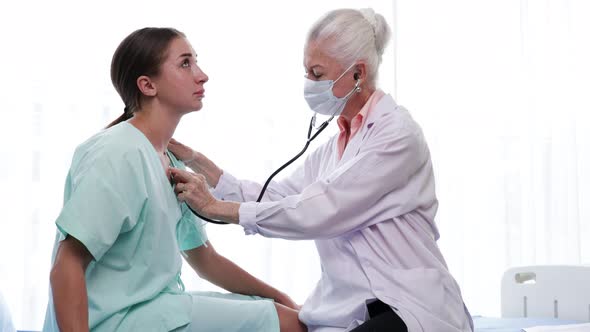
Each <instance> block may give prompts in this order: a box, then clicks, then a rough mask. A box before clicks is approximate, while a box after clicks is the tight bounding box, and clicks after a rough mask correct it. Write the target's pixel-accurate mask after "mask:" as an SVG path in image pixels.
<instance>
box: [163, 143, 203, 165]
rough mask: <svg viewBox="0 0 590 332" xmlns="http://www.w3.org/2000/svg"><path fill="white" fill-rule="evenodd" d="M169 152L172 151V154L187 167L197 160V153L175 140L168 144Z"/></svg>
mask: <svg viewBox="0 0 590 332" xmlns="http://www.w3.org/2000/svg"><path fill="white" fill-rule="evenodd" d="M168 150H170V152H172V153H173V154H174V155H175V156H176V158H178V159H179V160H180V161H182V162H183V163H185V164H186V165H188V164H189V163H191V162H192V161H194V160H196V159H197V151H195V150H193V149H191V148H190V147H188V146H186V145H184V144H182V143H180V142H179V141H177V140H175V139H174V138H172V139H170V142H169V143H168Z"/></svg>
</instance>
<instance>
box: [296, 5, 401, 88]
mask: <svg viewBox="0 0 590 332" xmlns="http://www.w3.org/2000/svg"><path fill="white" fill-rule="evenodd" d="M390 35H391V29H390V28H389V25H388V24H387V22H386V21H385V18H384V17H383V16H382V15H381V14H376V13H375V11H373V9H371V8H364V9H360V10H356V9H337V10H333V11H330V12H328V13H327V14H325V15H324V16H323V17H322V18H320V19H319V20H318V21H317V22H316V23H314V24H313V26H312V27H311V29H310V30H309V33H308V35H307V40H306V45H305V47H306V48H307V46H308V45H309V43H310V42H318V43H320V44H321V45H322V48H323V50H324V51H325V52H326V53H327V54H328V55H329V56H331V57H334V58H335V59H336V60H337V61H338V62H339V63H340V64H341V65H342V66H345V67H348V66H350V65H352V64H353V63H354V61H356V60H364V61H365V62H366V63H367V72H368V73H367V79H368V81H369V83H370V84H372V85H374V84H375V82H376V80H377V72H378V69H379V65H380V64H381V60H382V56H383V51H384V50H385V47H386V46H387V42H388V41H389V37H390Z"/></svg>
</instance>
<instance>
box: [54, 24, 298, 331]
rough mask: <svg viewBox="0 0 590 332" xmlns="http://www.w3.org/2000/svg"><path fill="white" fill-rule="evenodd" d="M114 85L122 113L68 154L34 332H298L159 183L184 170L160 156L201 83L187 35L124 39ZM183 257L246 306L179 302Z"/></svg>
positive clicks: (197, 102) (229, 301) (150, 31)
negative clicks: (38, 331) (46, 287)
mask: <svg viewBox="0 0 590 332" xmlns="http://www.w3.org/2000/svg"><path fill="white" fill-rule="evenodd" d="M111 79H112V82H113V85H114V86H115V89H116V90H117V92H118V93H119V95H120V96H121V98H122V99H123V102H124V103H125V106H126V107H125V112H124V114H123V115H122V116H121V117H119V118H118V119H117V120H115V121H114V122H113V123H111V124H110V125H109V127H108V128H107V129H106V130H104V131H102V132H100V133H98V134H96V135H94V136H93V137H91V138H90V139H88V140H87V141H86V142H84V143H82V144H81V145H80V146H78V148H77V149H76V151H75V153H74V157H73V161H72V165H71V168H70V171H69V173H68V176H67V179H66V186H65V195H64V197H65V198H64V206H63V209H62V211H61V213H60V215H59V217H58V218H57V220H56V225H57V228H58V231H57V234H56V238H55V244H54V249H53V255H52V262H53V267H52V269H51V275H50V281H51V296H50V300H49V304H48V307H47V312H46V317H45V325H44V328H43V330H44V331H58V330H60V331H88V330H92V331H172V330H174V331H197V330H198V331H213V330H214V331H279V329H280V331H304V330H305V327H304V326H303V325H302V324H301V323H300V322H299V320H298V318H297V314H298V312H297V308H298V306H297V305H296V304H295V303H294V302H293V301H292V300H291V299H290V298H289V297H288V296H286V295H285V294H284V293H281V292H279V291H278V290H276V289H274V288H272V287H271V286H269V285H267V284H265V283H264V282H262V281H260V280H258V279H256V278H254V277H253V276H251V275H249V274H248V273H247V272H246V271H244V270H242V269H241V268H239V267H238V266H236V265H235V264H233V263H232V262H230V261H229V260H227V259H226V258H224V257H223V256H221V255H220V254H218V253H217V252H216V251H215V249H214V248H213V246H212V245H211V243H210V242H209V241H208V240H207V235H206V233H205V230H204V229H203V227H202V224H201V223H200V221H199V220H197V219H196V218H195V217H194V216H193V214H191V213H190V211H189V210H188V208H187V206H186V205H185V204H181V203H179V201H178V200H177V199H176V196H175V194H174V190H173V185H172V184H171V182H170V179H169V178H168V177H167V175H166V174H167V172H166V169H167V168H168V167H170V166H173V167H180V168H183V167H184V165H183V164H182V163H181V162H179V161H178V160H177V159H176V158H175V157H174V156H173V155H172V154H170V153H168V152H167V150H166V147H167V145H168V142H169V140H170V138H171V137H172V134H173V133H174V131H175V129H176V127H177V125H178V123H179V121H180V119H181V118H182V116H183V115H185V114H187V113H190V112H193V111H198V110H200V109H201V107H202V99H203V97H204V89H203V85H204V84H205V83H206V82H207V80H208V77H207V75H205V73H203V71H202V70H201V69H200V68H199V66H198V65H197V63H196V54H195V51H194V50H193V48H192V47H191V45H190V44H189V42H188V41H187V40H186V38H185V36H184V34H182V33H181V32H179V31H177V30H175V29H170V28H144V29H141V30H137V31H135V32H133V33H132V34H131V35H129V36H128V37H127V38H125V39H124V40H123V41H122V43H121V44H120V45H119V47H118V48H117V50H116V51H115V54H114V55H113V59H112V63H111ZM181 253H182V254H183V255H184V257H185V258H186V260H187V261H188V262H189V264H190V265H191V267H192V268H193V269H194V270H195V271H196V272H197V274H198V275H199V276H200V277H202V278H204V279H206V280H208V281H210V282H212V283H214V284H216V285H218V286H220V287H222V288H224V289H226V290H228V291H230V292H232V293H239V294H245V295H238V294H216V293H189V292H185V290H184V287H183V284H182V281H181V279H180V271H181V265H182V258H181ZM269 299H273V300H274V301H275V302H274V303H273V301H271V300H269Z"/></svg>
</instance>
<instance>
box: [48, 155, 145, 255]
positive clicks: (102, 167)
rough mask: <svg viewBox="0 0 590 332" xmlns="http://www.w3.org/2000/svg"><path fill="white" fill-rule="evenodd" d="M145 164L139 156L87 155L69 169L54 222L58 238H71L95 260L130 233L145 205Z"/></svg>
mask: <svg viewBox="0 0 590 332" xmlns="http://www.w3.org/2000/svg"><path fill="white" fill-rule="evenodd" d="M144 174H145V172H144V163H143V158H142V157H141V155H140V154H139V152H137V151H134V152H130V153H125V154H120V155H119V154H117V155H102V154H101V153H100V152H96V153H86V156H85V157H82V158H81V160H79V161H78V162H77V163H76V165H75V166H74V165H73V167H72V168H71V169H70V172H69V174H68V179H67V183H68V185H67V186H66V192H67V194H66V199H65V201H64V206H63V208H62V210H61V212H60V214H59V216H58V218H57V220H56V222H55V223H56V225H57V227H58V229H59V230H60V232H61V235H62V236H61V238H62V239H64V238H65V236H66V235H68V234H69V235H70V236H72V237H74V238H76V239H77V240H78V241H80V242H81V243H82V244H84V246H85V247H86V248H87V249H88V251H89V252H90V254H92V256H93V257H94V259H95V260H97V261H98V260H100V259H101V258H102V256H103V255H104V254H105V253H106V252H107V251H108V250H109V248H110V247H111V246H112V245H113V244H114V242H115V240H116V239H117V237H118V236H119V235H120V234H122V233H126V232H128V231H130V230H132V229H133V228H134V227H135V225H136V224H137V221H138V220H139V218H140V214H141V212H142V210H143V207H144V204H145V202H146V201H147V197H148V195H147V189H146V186H145V178H144Z"/></svg>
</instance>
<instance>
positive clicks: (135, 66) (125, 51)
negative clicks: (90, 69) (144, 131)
mask: <svg viewBox="0 0 590 332" xmlns="http://www.w3.org/2000/svg"><path fill="white" fill-rule="evenodd" d="M177 37H185V35H184V34H183V33H182V32H180V31H178V30H176V29H173V28H143V29H139V30H136V31H134V32H133V33H131V34H130V35H129V36H127V38H125V39H124V40H123V41H122V42H121V44H119V47H117V50H116V51H115V54H113V59H112V61H111V81H112V82H113V86H114V87H115V90H117V92H118V93H119V95H120V96H121V99H123V103H125V109H124V112H123V115H121V116H120V117H118V118H117V119H116V120H115V121H113V122H111V123H110V124H109V125H108V126H107V128H109V127H112V126H114V125H116V124H118V123H120V122H123V121H126V120H128V119H130V118H132V117H133V112H135V111H137V110H138V109H139V108H140V98H141V95H142V94H141V91H140V90H139V88H138V87H137V78H139V77H140V76H142V75H146V76H156V75H158V73H159V71H160V65H161V64H162V62H163V61H164V59H165V58H166V51H167V49H168V46H169V45H170V43H171V42H172V40H174V39H175V38H177Z"/></svg>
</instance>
